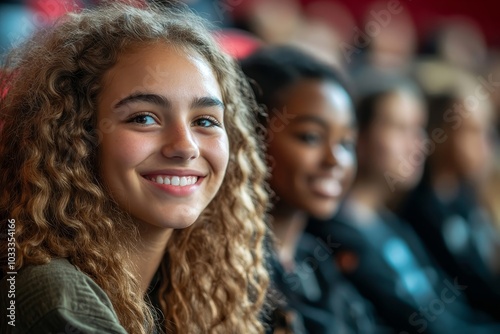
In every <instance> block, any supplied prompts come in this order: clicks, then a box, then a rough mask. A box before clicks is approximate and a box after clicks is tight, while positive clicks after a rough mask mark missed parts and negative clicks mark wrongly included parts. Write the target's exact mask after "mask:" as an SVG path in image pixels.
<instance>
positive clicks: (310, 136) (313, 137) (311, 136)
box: [298, 133, 321, 145]
mask: <svg viewBox="0 0 500 334" xmlns="http://www.w3.org/2000/svg"><path fill="white" fill-rule="evenodd" d="M298 138H299V139H300V140H301V141H302V142H304V143H306V144H309V145H314V144H317V143H319V142H320V141H321V136H320V135H318V134H315V133H302V134H299V135H298Z"/></svg>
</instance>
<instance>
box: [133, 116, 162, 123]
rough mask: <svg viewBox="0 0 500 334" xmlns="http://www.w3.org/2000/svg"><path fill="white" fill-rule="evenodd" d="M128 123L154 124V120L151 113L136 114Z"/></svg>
mask: <svg viewBox="0 0 500 334" xmlns="http://www.w3.org/2000/svg"><path fill="white" fill-rule="evenodd" d="M129 123H137V124H141V125H154V124H156V120H155V119H154V117H153V116H151V115H136V116H134V117H132V118H131V119H130V120H129Z"/></svg>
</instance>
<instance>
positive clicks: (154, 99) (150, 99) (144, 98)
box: [114, 93, 171, 109]
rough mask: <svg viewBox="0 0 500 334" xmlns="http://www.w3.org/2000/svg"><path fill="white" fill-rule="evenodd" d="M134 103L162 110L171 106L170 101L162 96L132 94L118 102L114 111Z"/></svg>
mask: <svg viewBox="0 0 500 334" xmlns="http://www.w3.org/2000/svg"><path fill="white" fill-rule="evenodd" d="M134 102H147V103H151V104H155V105H158V106H160V107H163V108H169V107H170V106H171V103H170V101H169V100H168V99H167V98H166V97H164V96H161V95H158V94H147V93H133V94H130V95H129V96H127V97H125V98H123V99H121V100H120V101H118V102H117V103H116V104H115V107H114V109H116V108H119V107H122V106H124V105H127V104H130V103H134Z"/></svg>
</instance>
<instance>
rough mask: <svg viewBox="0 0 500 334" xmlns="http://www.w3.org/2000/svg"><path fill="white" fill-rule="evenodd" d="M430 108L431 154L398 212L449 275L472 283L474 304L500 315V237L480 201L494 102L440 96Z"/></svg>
mask: <svg viewBox="0 0 500 334" xmlns="http://www.w3.org/2000/svg"><path fill="white" fill-rule="evenodd" d="M469 100H470V99H469ZM469 106H471V107H473V108H471V107H469ZM429 109H430V110H429V111H430V120H429V127H428V134H429V137H430V140H429V141H428V142H427V145H426V147H427V149H428V150H430V151H431V152H429V153H430V156H429V158H428V161H427V163H426V168H425V173H424V177H423V178H422V180H421V182H420V184H419V185H418V186H417V188H416V189H414V191H413V192H412V193H411V194H410V195H409V197H408V198H407V200H406V201H405V203H404V205H403V206H402V208H401V209H400V212H399V214H400V216H401V218H403V219H405V220H407V221H408V222H410V223H411V225H412V226H413V228H414V229H415V231H416V232H417V233H418V234H419V236H420V237H421V239H422V240H423V242H424V243H425V245H426V247H427V248H428V249H429V251H430V252H431V253H432V254H433V256H434V257H435V259H436V260H437V261H438V262H439V264H440V266H441V267H442V268H443V269H445V271H446V272H447V273H448V275H449V276H450V277H458V279H459V281H460V282H461V283H462V284H464V285H466V286H467V287H468V288H467V289H466V290H465V294H466V295H467V296H468V298H469V300H470V302H471V304H472V305H474V306H476V307H478V308H481V309H482V310H485V311H487V312H488V313H490V314H492V315H495V316H496V317H497V318H500V309H499V308H498V305H499V304H500V275H499V273H500V266H499V255H500V237H499V235H498V231H497V230H495V228H494V226H493V224H492V220H491V217H490V216H489V215H488V213H487V211H486V210H485V209H484V208H483V207H481V204H480V203H479V200H478V190H480V186H481V183H482V182H483V180H484V179H485V178H486V177H487V176H488V171H489V170H490V167H491V162H492V156H493V151H492V150H493V143H492V133H493V128H494V122H493V117H492V115H493V113H492V110H491V109H492V108H491V104H490V103H486V101H481V102H480V103H478V104H477V105H475V106H474V105H471V104H470V103H469V101H468V100H467V99H463V98H461V97H460V96H458V95H455V94H441V95H438V96H433V97H430V98H429Z"/></svg>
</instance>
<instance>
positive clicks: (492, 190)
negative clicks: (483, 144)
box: [481, 50, 500, 233]
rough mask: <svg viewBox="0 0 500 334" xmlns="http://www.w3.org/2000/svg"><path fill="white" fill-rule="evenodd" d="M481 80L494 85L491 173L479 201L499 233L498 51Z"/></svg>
mask: <svg viewBox="0 0 500 334" xmlns="http://www.w3.org/2000/svg"><path fill="white" fill-rule="evenodd" d="M482 78H484V79H485V80H486V82H488V81H490V82H491V81H492V82H494V83H495V84H494V85H491V86H489V87H488V88H489V92H490V93H491V101H492V102H493V110H494V123H493V124H494V125H495V132H494V141H493V143H494V161H493V167H492V173H491V176H490V177H489V178H488V180H487V182H485V183H484V187H483V189H482V190H481V200H482V202H483V203H484V204H485V206H486V207H487V208H488V210H489V212H490V214H491V216H492V219H493V224H494V226H495V227H496V229H497V231H498V233H500V196H499V194H500V136H499V134H500V87H497V86H499V85H498V82H499V81H500V80H499V79H500V50H496V51H493V52H491V54H490V62H489V64H488V66H487V68H486V70H485V71H484V72H483V75H482Z"/></svg>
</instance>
